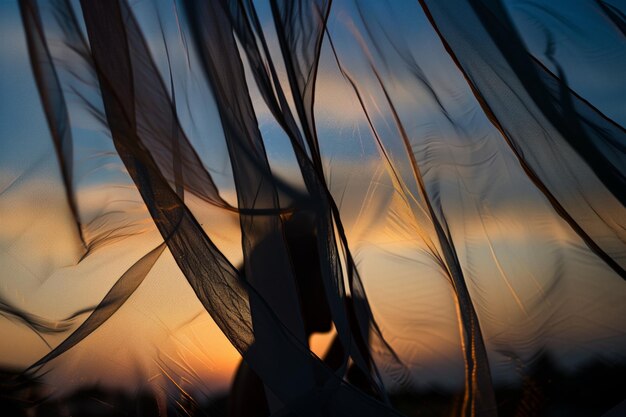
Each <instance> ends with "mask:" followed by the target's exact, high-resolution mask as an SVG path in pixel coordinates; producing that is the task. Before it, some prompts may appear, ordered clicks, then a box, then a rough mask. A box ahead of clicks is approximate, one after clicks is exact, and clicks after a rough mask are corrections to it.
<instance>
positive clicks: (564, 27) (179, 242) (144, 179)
mask: <svg viewBox="0 0 626 417" xmlns="http://www.w3.org/2000/svg"><path fill="white" fill-rule="evenodd" d="M3 7H4V8H6V10H7V13H6V14H5V16H6V17H4V18H3V19H4V20H6V21H7V25H6V27H7V28H8V29H5V31H6V32H7V33H8V32H9V31H11V30H12V31H13V32H14V33H13V34H12V36H13V37H15V38H17V39H19V41H17V42H16V43H15V45H14V46H12V47H11V48H8V47H7V46H6V45H5V46H3V52H2V53H3V61H5V60H6V61H5V62H6V63H5V64H3V66H4V68H8V69H10V70H11V71H10V74H19V73H20V72H21V73H23V74H27V75H28V76H23V77H22V78H24V79H18V78H16V80H17V81H16V82H14V83H13V82H12V81H11V80H12V78H11V75H7V77H6V78H5V80H4V82H3V84H2V88H3V89H4V90H5V91H6V92H8V93H9V94H7V95H6V96H7V97H9V96H12V97H21V100H22V101H23V102H24V103H25V104H24V105H18V104H15V105H13V104H12V103H11V100H10V99H8V98H6V99H3V100H4V101H5V102H6V108H7V111H6V112H4V113H5V114H3V115H2V116H1V117H2V119H1V121H2V124H3V125H4V126H5V127H3V129H4V130H3V140H2V142H3V144H2V147H3V149H4V150H5V152H3V154H4V156H2V157H0V163H1V165H0V173H1V175H2V177H1V180H2V194H0V202H1V203H2V205H1V206H0V211H1V213H2V214H1V218H2V220H1V222H2V224H3V225H2V230H3V232H2V235H1V236H0V238H1V242H0V243H1V245H2V248H3V254H2V255H1V256H2V258H0V259H2V263H3V270H4V272H3V276H2V283H3V289H2V291H0V297H1V298H0V313H1V314H2V316H3V317H4V319H3V320H4V321H3V323H2V325H3V332H5V333H6V334H7V335H9V337H11V338H13V339H14V340H15V341H16V342H15V344H14V345H13V347H5V348H3V352H6V353H3V354H4V355H7V357H9V358H13V360H11V361H9V362H10V363H9V364H10V365H11V366H13V367H17V368H19V371H18V372H17V373H18V374H19V378H18V377H16V376H15V375H12V376H10V377H7V378H5V379H6V382H3V388H5V389H6V392H7V393H9V394H6V395H7V396H18V393H19V389H20V386H21V385H20V383H21V381H22V379H23V378H43V379H44V380H45V378H49V379H48V380H49V381H50V384H51V385H52V386H54V385H55V384H57V385H61V384H59V382H58V381H59V380H60V379H63V378H65V377H66V376H67V375H71V374H72V372H79V373H80V372H83V371H80V369H83V368H82V367H83V365H84V363H85V362H84V360H85V359H84V358H82V359H81V356H80V355H81V353H80V352H81V349H88V350H83V352H89V351H99V350H98V349H100V350H105V349H106V348H105V346H107V344H106V343H102V346H100V347H98V346H99V344H100V343H101V342H102V340H104V339H105V337H104V336H102V335H103V334H112V333H113V334H114V333H115V332H116V331H117V330H116V329H123V328H125V330H119V331H120V332H122V333H121V334H127V335H136V336H137V337H138V339H142V340H143V341H135V342H133V343H129V345H133V346H134V347H132V348H129V349H131V350H136V354H137V355H140V356H142V359H137V358H136V357H130V358H118V359H119V363H120V364H122V365H120V367H122V368H124V367H125V365H123V364H137V363H141V364H140V365H137V367H138V368H140V369H141V370H140V371H138V375H133V376H132V377H129V378H128V381H127V382H126V385H127V387H126V388H128V386H131V387H133V386H135V388H136V385H137V384H134V383H133V382H132V380H133V379H136V378H138V379H139V381H146V380H153V379H154V378H150V376H152V375H157V376H158V378H160V379H159V380H163V381H165V382H164V383H163V384H164V385H163V386H160V387H158V389H157V391H159V392H161V393H163V395H164V398H165V399H164V400H163V402H165V403H167V402H170V403H171V402H172V399H171V398H169V399H168V396H170V395H173V394H172V392H175V393H178V394H180V393H181V392H182V393H184V394H185V395H184V398H187V399H188V400H190V399H192V398H193V395H192V394H191V393H197V392H202V391H203V390H205V391H206V390H207V389H208V390H209V391H210V390H211V388H207V387H206V386H205V384H206V380H210V379H211V376H209V378H206V377H205V376H206V373H207V372H208V373H209V374H210V373H211V372H210V371H208V370H207V369H205V370H198V367H199V366H201V365H200V363H201V361H200V362H199V361H198V360H197V359H198V357H197V352H198V351H206V352H205V353H206V354H207V355H208V356H209V357H210V356H211V347H209V346H204V347H201V348H198V346H196V348H197V349H196V348H194V349H196V350H195V351H194V352H196V358H195V359H194V362H193V364H192V363H187V362H186V361H187V359H185V356H184V353H182V352H184V351H187V350H188V351H189V352H191V351H192V350H190V349H189V343H192V342H189V339H188V340H187V341H183V340H182V338H183V336H182V335H183V334H184V335H188V334H189V333H186V332H188V329H189V327H188V326H190V323H191V324H193V323H195V322H197V321H198V320H205V322H206V323H210V325H211V326H213V327H215V326H216V328H217V329H219V331H215V333H214V334H216V335H217V336H214V337H215V339H212V340H220V339H219V338H220V337H222V338H224V337H225V339H226V340H227V342H226V340H223V341H222V342H221V343H224V344H225V345H226V346H232V347H234V349H236V351H237V352H238V353H239V354H240V355H241V357H242V359H243V361H244V362H245V367H246V369H248V368H249V370H250V371H251V372H252V373H253V374H254V375H255V377H258V380H259V384H262V386H263V387H264V394H265V399H266V401H267V405H268V412H269V413H270V414H271V415H303V416H308V415H311V416H319V415H354V416H367V415H371V416H386V415H402V412H403V411H402V410H399V408H398V405H397V402H394V401H393V400H392V399H390V396H389V394H390V393H392V394H394V393H396V392H398V391H403V390H407V391H409V392H411V391H412V390H416V389H418V388H420V387H424V386H427V385H430V384H443V385H446V384H447V385H446V386H450V387H456V388H459V387H460V389H461V391H462V392H463V394H462V396H461V397H460V398H459V399H458V401H457V403H458V404H457V405H455V406H454V407H453V409H452V411H451V413H453V414H454V415H463V416H495V415H498V412H499V411H500V414H503V411H502V402H501V401H498V400H497V398H496V397H497V396H496V392H497V391H498V389H500V388H499V387H500V386H503V384H515V383H517V382H519V381H524V378H525V375H527V373H528V372H529V371H528V370H529V369H530V368H532V366H534V365H533V364H535V363H537V362H538V361H539V359H538V358H540V357H541V355H542V354H544V353H545V352H549V353H550V354H553V355H555V356H557V357H559V361H560V362H559V363H561V365H562V366H565V367H567V366H569V367H575V366H576V364H579V363H583V362H586V361H597V360H601V361H615V362H619V361H623V360H624V356H623V352H624V347H625V346H626V322H625V321H624V317H626V303H624V302H623V300H624V299H625V297H626V286H625V285H624V279H625V278H626V272H625V267H626V245H625V244H624V242H625V241H626V234H625V230H626V224H625V223H624V222H625V221H626V211H625V209H624V201H625V198H626V197H625V195H624V189H625V187H624V185H625V184H624V182H625V181H624V169H625V167H626V155H625V153H626V152H625V151H626V131H625V130H624V127H623V124H624V121H626V112H625V111H626V110H625V107H624V101H623V97H624V94H626V83H624V81H623V80H622V78H623V76H622V75H623V74H624V73H625V72H626V53H625V51H626V48H625V46H626V38H625V37H624V34H625V32H624V10H623V7H622V6H621V5H620V4H617V3H611V2H602V1H598V2H590V3H589V4H579V5H578V4H577V5H574V6H572V8H571V9H568V10H565V9H563V8H559V5H555V4H552V3H551V2H540V1H529V2H517V1H506V2H501V1H497V0H452V1H445V2H444V1H429V0H419V1H418V2H409V1H398V2H360V1H354V2H353V1H333V2H331V1H330V0H328V1H325V0H319V1H317V0H298V1H278V0H277V1H274V0H270V1H268V2H262V1H258V2H257V1H252V0H216V1H192V0H185V1H166V0H163V1H153V2H137V4H134V3H133V2H128V1H126V0H114V1H106V2H92V1H87V0H82V1H80V2H72V1H70V0H50V1H47V2H37V1H36V0H19V1H18V2H17V3H15V4H7V5H6V6H3ZM11 7H13V8H11ZM9 22H10V25H9V24H8V23H9ZM11 54H13V55H15V56H16V57H17V58H15V59H11ZM5 57H6V58H5ZM7 74H9V72H8V71H7ZM30 74H32V76H31V75H30ZM600 78H601V79H602V80H600ZM16 100H17V99H16ZM29 113H32V114H30V115H29ZM29 118H30V119H31V120H28V119H29ZM29 124H30V125H29ZM12 137H15V139H12ZM20 138H26V139H23V140H18V139H20ZM302 242H309V243H307V244H306V245H305V244H304V243H302ZM298 245H305V246H303V247H305V248H306V249H302V247H300V246H298ZM303 265H310V267H308V266H303ZM307 271H308V274H307ZM311 271H315V272H311ZM303 277H306V278H303ZM144 281H145V282H144ZM150 281H151V282H152V284H150ZM149 285H152V287H149ZM146 286H148V288H152V289H153V292H152V298H151V299H150V300H146V299H145V298H144V299H143V301H138V298H139V297H140V294H139V293H140V292H141V289H142V287H143V288H145V287H146ZM182 287H184V288H183V289H179V288H182ZM189 287H190V288H191V290H192V292H189V293H188V294H182V293H180V294H179V295H177V296H173V294H178V293H176V292H175V291H186V289H187V288H189ZM172 288H177V290H173V289H172ZM366 289H367V291H366ZM168 292H169V294H168ZM194 296H195V298H194ZM163 300H167V303H165V302H164V301H163ZM318 300H319V302H318ZM197 301H199V304H198V303H197ZM133 303H135V304H139V305H140V304H141V303H143V305H144V306H148V305H156V306H158V308H156V309H155V310H153V311H150V314H149V315H150V316H153V317H158V320H160V321H161V323H163V326H162V327H161V328H158V326H155V327H154V329H156V330H154V329H153V330H152V334H149V335H148V333H150V332H148V331H147V330H146V329H143V331H142V330H141V328H140V329H139V330H137V331H136V332H135V331H134V330H133V329H132V326H131V325H130V324H125V323H124V321H123V320H122V319H117V321H116V318H117V317H120V316H121V317H132V313H131V312H130V310H129V305H133ZM194 303H196V304H194ZM165 304H167V305H165ZM143 308H147V307H143ZM159 309H160V310H159ZM194 309H195V310H194ZM142 311H144V310H142ZM145 311H147V310H145ZM168 312H169V313H168ZM326 313H327V315H328V326H326V325H323V326H321V327H320V328H316V327H315V326H313V327H312V325H311V320H312V319H311V318H310V317H312V316H315V315H316V314H326ZM146 316H148V315H146ZM135 320H136V318H135ZM155 321H156V320H155ZM128 323H134V322H133V321H132V320H131V321H129V322H128ZM331 323H332V335H333V337H334V338H335V340H334V342H332V343H330V344H329V343H327V345H330V348H328V352H327V353H326V354H324V353H323V352H320V351H317V352H314V350H315V349H313V342H312V341H311V340H310V336H311V335H312V334H313V333H316V332H326V331H328V330H329V329H330V327H331V326H330V324H331ZM140 327H141V326H140ZM326 327H328V328H326ZM107 329H108V330H107ZM107 331H108V332H109V333H106V332H107ZM102 332H105V333H102ZM98 334H100V335H101V336H100V337H98ZM142 334H143V335H144V336H140V335H142ZM132 337H135V336H132ZM164 340H165V341H166V342H164ZM90 341H91V345H90ZM20 346H30V347H29V348H28V349H26V350H25V351H24V352H23V353H22V354H21V356H20V355H17V351H18V350H19V348H20ZM85 346H87V347H85ZM118 346H119V342H118ZM168 349H169V350H168ZM225 349H228V347H226V348H225ZM333 349H335V350H333ZM171 351H174V352H175V354H172V353H171ZM76 352H79V353H76ZM331 352H334V353H333V355H334V356H333V355H331ZM177 355H180V356H177ZM129 356H131V355H130V354H129ZM331 357H332V359H330V358H331ZM132 366H134V365H132ZM95 368H97V367H95ZM95 368H93V369H91V371H84V372H85V373H90V372H91V373H92V375H98V374H99V371H97V370H96V369H95ZM84 369H90V367H89V366H87V367H85V368H84ZM231 371H232V369H231ZM121 372H122V373H123V374H129V373H130V374H133V372H131V371H129V370H124V371H121ZM233 372H234V371H233ZM246 372H248V371H246ZM48 373H50V376H46V375H47V374H48ZM202 375H205V376H202ZM351 375H352V377H351ZM354 375H359V378H356V377H354ZM96 379H97V377H96ZM357 381H358V382H357ZM140 384H144V385H145V382H142V383H140ZM80 385H81V383H80V382H72V383H68V384H67V385H66V386H65V387H64V388H63V389H65V390H70V389H73V388H75V387H76V386H80ZM148 385H150V384H148ZM153 385H154V384H153ZM152 389H156V388H154V387H153V388H152ZM178 394H177V395H178ZM205 394H206V393H205ZM181 395H182V394H181ZM198 395H200V394H198ZM394 395H395V394H394ZM392 396H393V395H392ZM394 398H395V397H394ZM163 402H160V403H159V405H158V409H159V410H160V411H159V412H161V413H164V412H165V411H164V410H166V409H167V407H168V405H167V404H165V405H164V404H163ZM615 405H616V404H614V403H607V404H603V405H602V406H601V408H602V407H604V408H602V409H603V410H604V411H608V409H609V408H610V407H612V406H615ZM525 406H526V405H525V403H524V401H523V400H520V406H519V407H520V408H518V412H521V411H519V410H522V409H523V407H525ZM181 407H182V408H183V409H184V408H185V407H184V406H182V405H181ZM418 407H419V404H418ZM188 408H189V407H188ZM418 409H419V408H418Z"/></svg>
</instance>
